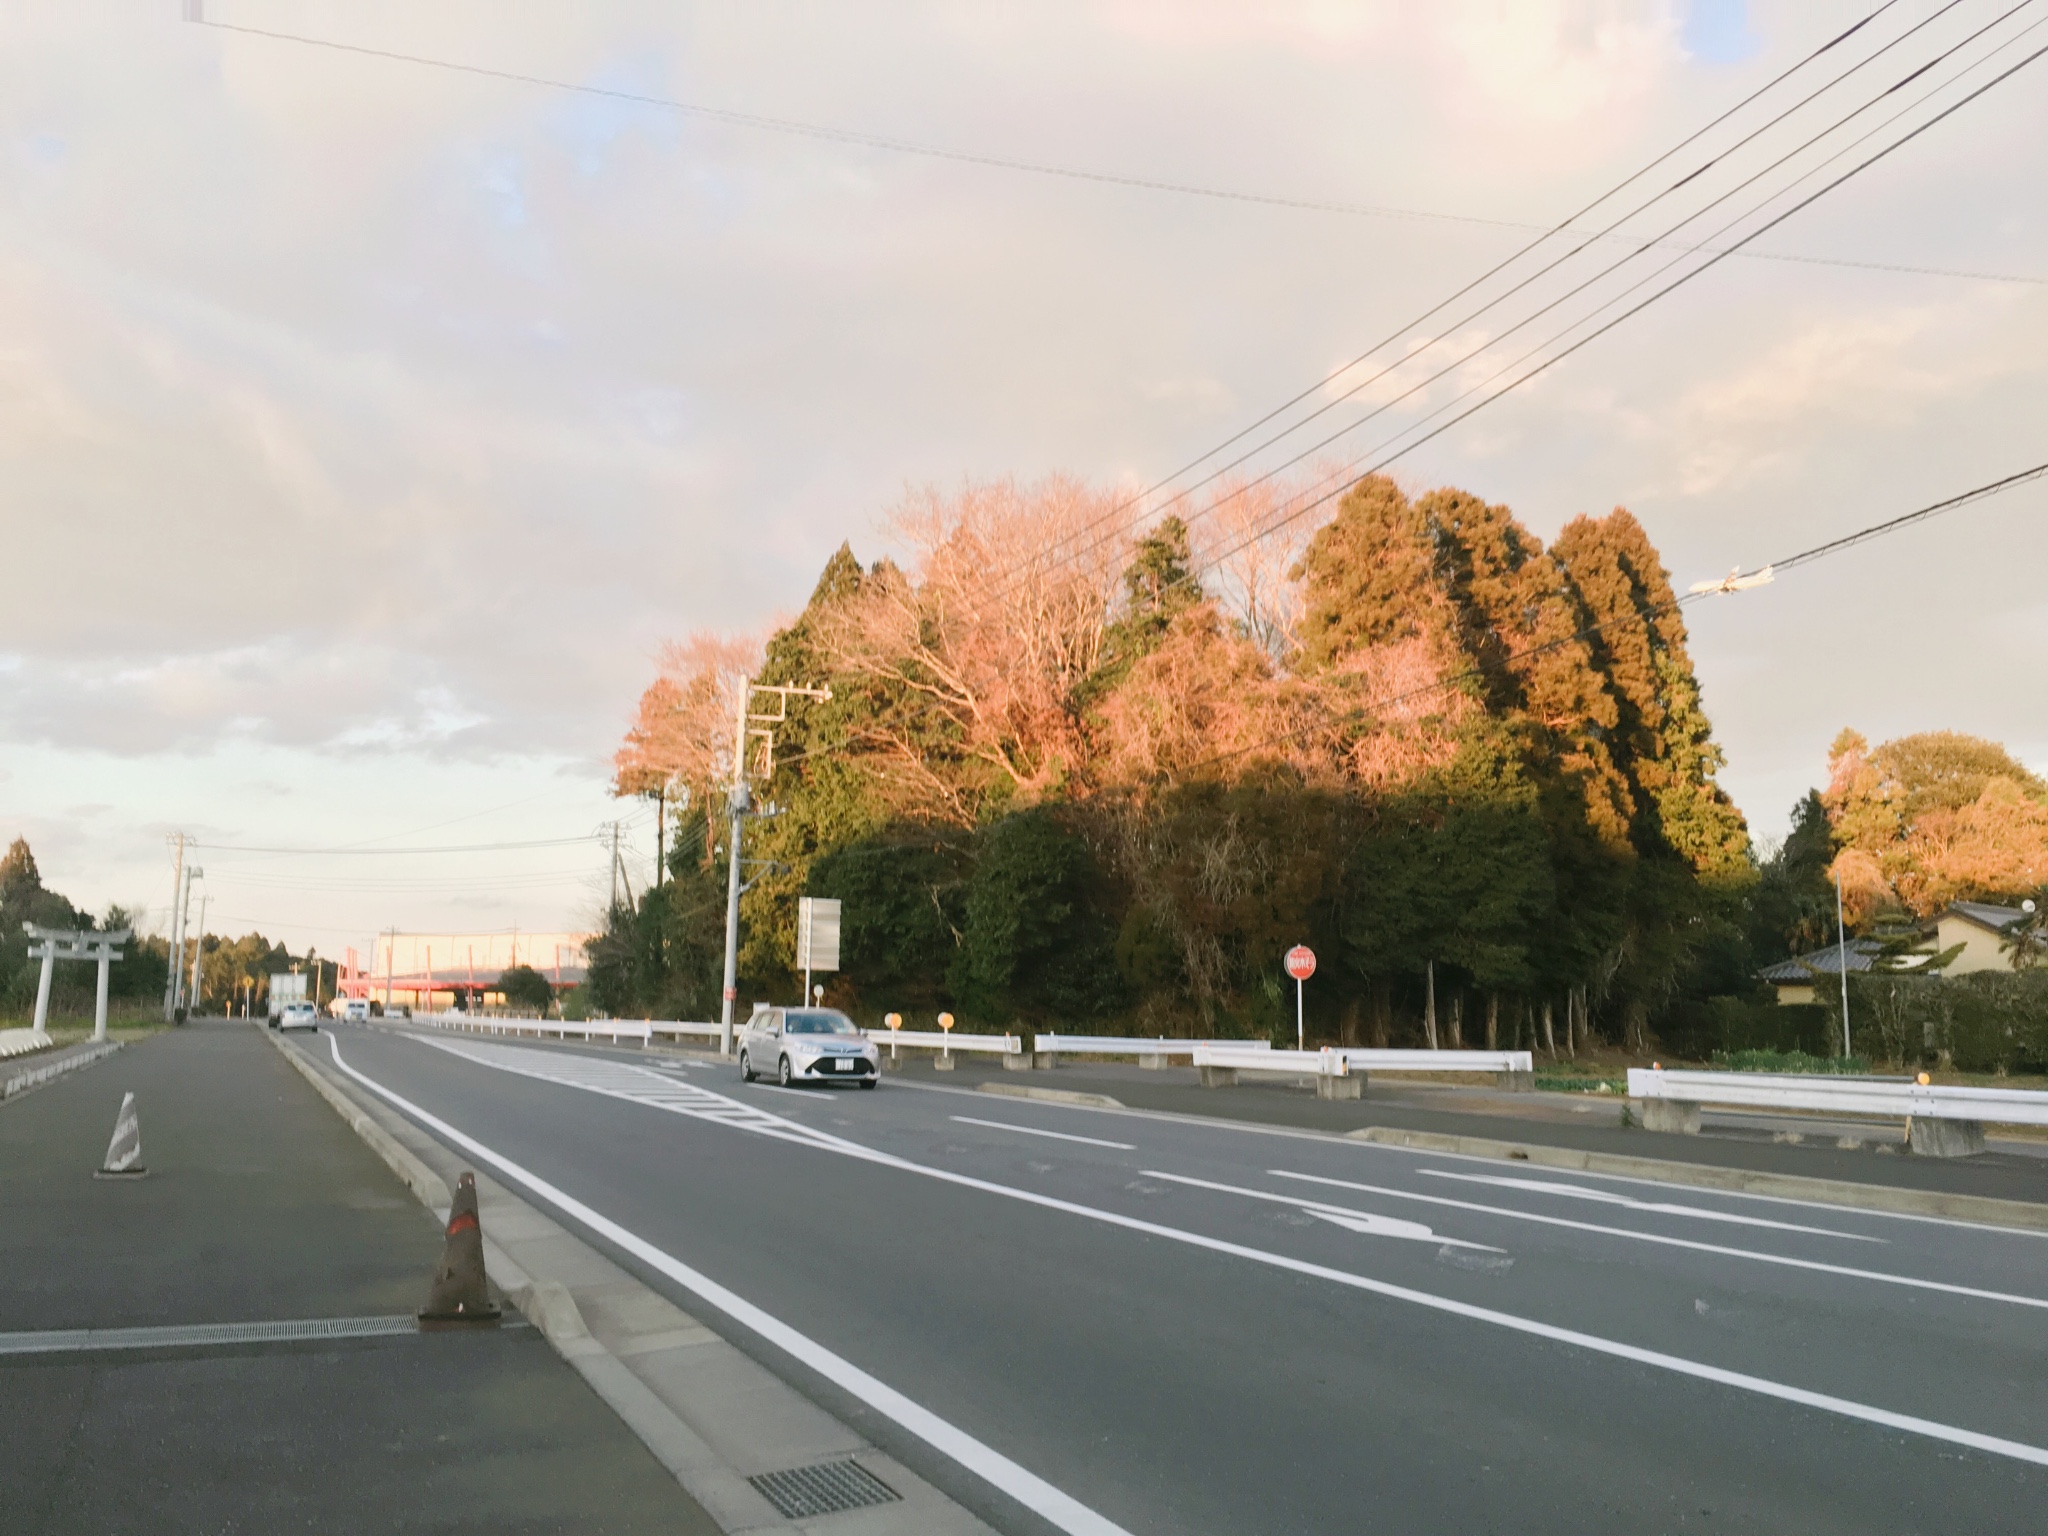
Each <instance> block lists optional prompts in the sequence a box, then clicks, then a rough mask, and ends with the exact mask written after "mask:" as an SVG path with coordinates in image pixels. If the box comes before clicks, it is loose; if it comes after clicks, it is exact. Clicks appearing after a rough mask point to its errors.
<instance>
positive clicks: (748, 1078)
mask: <svg viewBox="0 0 2048 1536" xmlns="http://www.w3.org/2000/svg"><path fill="white" fill-rule="evenodd" d="M754 1077H755V1073H754V1069H753V1068H752V1067H750V1066H748V1065H747V1053H746V1052H745V1051H741V1052H740V1081H741V1082H743V1083H751V1082H752V1081H753V1080H754Z"/></svg>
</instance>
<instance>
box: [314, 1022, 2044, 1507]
mask: <svg viewBox="0 0 2048 1536" xmlns="http://www.w3.org/2000/svg"><path fill="white" fill-rule="evenodd" d="M329 1038H330V1040H331V1039H332V1037H331V1036H330V1037H329ZM335 1063H336V1065H338V1066H341V1067H342V1070H343V1071H345V1072H348V1073H349V1074H350V1075H351V1076H352V1077H356V1078H358V1079H360V1080H361V1081H362V1082H363V1083H364V1084H365V1085H366V1086H368V1087H370V1088H371V1089H373V1090H374V1091H375V1092H377V1093H379V1094H382V1095H383V1096H384V1097H385V1098H386V1099H389V1100H390V1101H391V1102H392V1103H394V1104H397V1105H399V1106H401V1107H402V1108H405V1109H407V1110H408V1111H409V1112H412V1113H415V1114H418V1115H419V1116H421V1118H422V1123H425V1124H430V1125H432V1126H443V1122H441V1121H439V1120H435V1119H434V1118H433V1117H432V1116H431V1115H427V1114H426V1112H425V1111H423V1110H418V1109H415V1108H414V1107H413V1106H411V1105H409V1104H407V1103H406V1101H405V1100H403V1099H400V1098H399V1097H398V1096H397V1095H396V1094H394V1093H392V1092H391V1091H390V1090H389V1089H388V1088H385V1087H384V1086H383V1085H381V1084H378V1083H373V1082H371V1081H370V1079H368V1078H366V1077H363V1075H362V1074H361V1073H360V1072H357V1071H355V1069H354V1068H352V1067H349V1066H347V1065H346V1064H345V1063H343V1062H342V1061H341V1053H340V1050H339V1048H337V1049H336V1051H335ZM443 1128H444V1129H445V1130H446V1131H447V1132H448V1133H449V1134H450V1135H452V1136H454V1137H457V1138H459V1139H460V1144H462V1145H465V1146H468V1147H470V1148H471V1149H473V1150H474V1151H476V1152H477V1155H478V1156H481V1157H488V1158H491V1159H495V1160H496V1161H497V1166H500V1167H509V1166H510V1165H508V1164H505V1163H504V1162H503V1160H502V1159H496V1154H495V1153H491V1152H489V1151H488V1150H487V1149H485V1148H483V1147H480V1146H478V1145H477V1143H475V1142H472V1141H470V1140H469V1138H468V1137H466V1136H463V1135H462V1133H461V1132H459V1131H456V1130H455V1129H454V1128H453V1127H452V1126H444V1127H443ZM845 1145H846V1148H847V1152H848V1155H852V1156H856V1157H860V1158H861V1159H862V1160H864V1161H867V1162H873V1163H878V1164H881V1165H883V1166H885V1167H893V1168H899V1169H902V1170H904V1171H905V1172H909V1173H917V1174H922V1175H923V1176H924V1177H926V1178H928V1179H937V1180H939V1181H940V1182H941V1183H946V1184H957V1185H959V1186H961V1187H962V1188H966V1189H978V1190H982V1191H984V1192H986V1193H988V1194H994V1195H1001V1196H1004V1197H1005V1198H1007V1199H1011V1200H1018V1201H1022V1202H1023V1203H1024V1204H1026V1205H1036V1206H1039V1207H1042V1208H1043V1209H1046V1210H1052V1211H1062V1212H1065V1213H1067V1214H1069V1215H1073V1216H1082V1217H1086V1218H1087V1219H1088V1220H1090V1221H1099V1222H1102V1223H1103V1224H1104V1225H1106V1226H1112V1227H1121V1228H1123V1229H1124V1230H1126V1231H1130V1232H1142V1233H1144V1234H1146V1235H1147V1236H1150V1237H1160V1238H1165V1239H1168V1240H1169V1241H1172V1242H1177V1243H1185V1244H1187V1245H1188V1246H1189V1247H1191V1248H1200V1249H1204V1250H1206V1251H1208V1252H1210V1253H1221V1254H1228V1255H1230V1256H1231V1257H1233V1258H1240V1259H1247V1260H1250V1261H1251V1262H1252V1263H1255V1264H1265V1265H1269V1266H1271V1267H1272V1268H1274V1269H1282V1270H1287V1271H1289V1272H1290V1273H1293V1274H1300V1275H1309V1276H1312V1277H1314V1278H1316V1279H1319V1280H1327V1281H1330V1282H1331V1283H1332V1284H1335V1285H1342V1286H1348V1287H1350V1288H1352V1289H1354V1290H1360V1291H1365V1292H1368V1293H1370V1294H1372V1295H1375V1296H1385V1297H1389V1298H1391V1299H1393V1300H1396V1301H1406V1302H1411V1303H1413V1304H1414V1305H1416V1306H1419V1307H1427V1308H1429V1309H1430V1310H1431V1311H1436V1312H1446V1313H1449V1314H1450V1315H1452V1316H1454V1317H1463V1318H1469V1319H1471V1320H1473V1321H1475V1322H1482V1323H1490V1324H1492V1325H1493V1326H1495V1327H1497V1328H1505V1329H1507V1330H1509V1331H1510V1332H1513V1333H1522V1334H1528V1335H1530V1336H1532V1337H1534V1338H1539V1339H1548V1340H1551V1341H1553V1342H1555V1343H1560V1344H1571V1345H1575V1346H1576V1347H1578V1348H1580V1349H1584V1350H1587V1351H1590V1352H1591V1353H1594V1354H1602V1355H1609V1356H1612V1357H1614V1358H1615V1359H1619V1360H1628V1361H1631V1362H1633V1363H1635V1364H1638V1365H1649V1366H1654V1367H1656V1368H1658V1369H1660V1370H1666V1371H1670V1372H1672V1373H1673V1374H1674V1375H1679V1376H1689V1377H1692V1378H1694V1379H1696V1380H1700V1381H1710V1382H1713V1383H1715V1384H1716V1385H1719V1386H1725V1387H1733V1388H1735V1389H1737V1390H1739V1391H1743V1392H1753V1393H1755V1394H1756V1395H1758V1396H1759V1397H1768V1398H1773V1399H1776V1400H1777V1401H1779V1402H1787V1403H1797V1404H1799V1405H1800V1406H1801V1407H1806V1408H1817V1409H1820V1410H1821V1411H1822V1412H1824V1413H1833V1414H1838V1415H1840V1416H1841V1417H1843V1418H1847V1419H1855V1420H1859V1421H1860V1422H1863V1423H1866V1424H1876V1425H1879V1426H1881V1427H1883V1428H1885V1429H1896V1430H1900V1431H1903V1432H1905V1433H1907V1434H1914V1435H1922V1436H1925V1437H1926V1438H1928V1439H1930V1440H1940V1441H1944V1442H1946V1443H1947V1444H1950V1445H1962V1446H1968V1447H1969V1448H1970V1449H1972V1450H1978V1451H1984V1452H1987V1453H1989V1454H1990V1455H1994V1456H2005V1457H2009V1458H2011V1459H2012V1460H2014V1461H2024V1462H2029V1463H2031V1464H2033V1465H2034V1466H2040V1467H2048V1449H2043V1448H2042V1447H2040V1446H2035V1445H2027V1444H2025V1443H2024V1442H2022V1441H2018V1440H2007V1439H2004V1438H2002V1437H2000V1436H1997V1435H1986V1434H1981V1433H1979V1432H1978V1431H1976V1430H1974V1429H1963V1428H1961V1427H1959V1426H1957V1425H1953V1424H1943V1423H1940V1422H1939V1421H1938V1420H1934V1419H1922V1418H1916V1417H1914V1416H1913V1415H1911V1414H1904V1413H1894V1412H1892V1411H1891V1410H1890V1409H1888V1408H1877V1407H1873V1406H1872V1405H1870V1404H1868V1403H1859V1402H1856V1401H1854V1400H1853V1399H1851V1398H1846V1397H1834V1396H1831V1395H1830V1394H1828V1393H1825V1392H1810V1391H1808V1390H1807V1389H1806V1388H1804V1387H1794V1386H1789V1385H1787V1384H1785V1383H1783V1382H1777V1381H1771V1380H1768V1379H1767V1378H1765V1377H1762V1376H1750V1375H1747V1374H1745V1373H1744V1372H1741V1371H1730V1370H1724V1369H1722V1368H1721V1367H1720V1366H1717V1365H1708V1364H1706V1363H1704V1362H1703V1361H1698V1360H1688V1359H1686V1358H1684V1357H1683V1356H1682V1355H1667V1354H1664V1353H1662V1352H1661V1351H1658V1350H1652V1349H1643V1348H1640V1347H1639V1346H1637V1345H1634V1344H1624V1343H1622V1342H1620V1341H1619V1340H1616V1339H1603V1338H1601V1337H1600V1336H1599V1335H1598V1334H1591V1333H1580V1332H1579V1331H1578V1330H1576V1329H1573V1328H1560V1327H1557V1326H1556V1325H1554V1324H1551V1323H1542V1322H1538V1321H1536V1320H1535V1319H1534V1318H1527V1317H1517V1316H1516V1315H1515V1314H1513V1313H1512V1312H1500V1311H1496V1310H1495V1309H1493V1308H1492V1307H1480V1306H1474V1305H1472V1304H1471V1303H1470V1302H1463V1301H1456V1300H1453V1299H1452V1298H1451V1297H1448V1296H1438V1295H1434V1294H1432V1293H1431V1292H1428V1291H1418V1290H1414V1289H1412V1288H1410V1287H1408V1286H1405V1285H1395V1284H1393V1283H1392V1282H1391V1281H1387V1280H1375V1279H1373V1278H1372V1277H1370V1276H1368V1275H1360V1274H1354V1273H1352V1272H1351V1271H1349V1270H1343V1269H1332V1268H1330V1267H1329V1266H1328V1265H1326V1264H1312V1263H1309V1262H1308V1261H1307V1260H1304V1259H1296V1258H1291V1257H1289V1256H1288V1255H1286V1254H1282V1253H1272V1252H1268V1251H1267V1250H1266V1249H1263V1248H1249V1247H1246V1246H1245V1245H1244V1244H1242V1243H1233V1242H1228V1241H1226V1240H1224V1239H1222V1238H1216V1237H1208V1236H1205V1235H1204V1234H1202V1233H1200V1232H1189V1231H1186V1230H1184V1229H1182V1228H1180V1227H1168V1226H1163V1225H1161V1224H1160V1223H1158V1222H1154V1221H1145V1220H1142V1219H1141V1218H1139V1217H1136V1216H1125V1215H1122V1214H1120V1213H1118V1212H1116V1211H1106V1210H1101V1209H1099V1208H1097V1207H1095V1206H1091V1205H1079V1204H1076V1203H1075V1202H1074V1201H1071V1200H1061V1199H1058V1198H1056V1197H1054V1196H1052V1195H1041V1194H1038V1193H1036V1192H1035V1191H1033V1190H1028V1189H1014V1188H1012V1187H1010V1186H1009V1185H1007V1184H995V1183H991V1182H990V1181H988V1180H987V1179H977V1178H974V1177H971V1176H970V1175H968V1174H964V1173H952V1172H949V1171H947V1170H946V1169H943V1168H927V1167H925V1166H924V1165H923V1164H921V1163H913V1162H910V1161H908V1160H907V1159H905V1158H900V1157H896V1156H893V1155H891V1154H889V1153H886V1152H875V1151H860V1150H858V1149H857V1147H856V1144H853V1143H847V1144H845ZM821 1150H829V1149H821ZM515 1177H520V1178H523V1179H525V1180H528V1181H530V1182H529V1183H528V1187H529V1188H531V1189H534V1190H535V1191H537V1192H538V1191H542V1190H547V1191H553V1190H554V1186H553V1185H549V1184H545V1183H543V1181H541V1180H540V1179H538V1178H537V1177H535V1176H533V1175H530V1174H527V1173H526V1172H525V1170H523V1169H521V1170H519V1172H518V1174H516V1175H515ZM558 1194H559V1192H555V1193H552V1194H549V1195H548V1196H546V1198H551V1199H552V1198H556V1197H557V1195H558ZM559 1198H560V1199H561V1200H563V1201H567V1200H568V1197H567V1196H559ZM571 1203H572V1204H573V1202H571ZM1447 1203H1448V1202H1447ZM562 1208H563V1209H564V1210H568V1209H569V1208H570V1206H569V1205H567V1204H565V1205H563V1207H562ZM576 1208H577V1209H586V1208H585V1207H581V1206H578V1207H576ZM591 1216H592V1218H593V1223H595V1222H603V1223H604V1225H603V1226H602V1227H598V1228H597V1230H600V1231H604V1230H607V1229H609V1230H615V1231H619V1232H621V1233H624V1236H625V1237H626V1238H629V1239H631V1242H632V1243H635V1244H639V1243H641V1242H642V1240H641V1239H639V1238H637V1237H633V1236H632V1234H631V1233H625V1231H624V1229H623V1228H619V1227H616V1226H615V1224H613V1223H610V1222H606V1221H605V1219H604V1218H603V1217H600V1216H597V1215H596V1213H595V1212H592V1213H591ZM616 1240H617V1239H615V1241H616ZM621 1246H627V1244H626V1243H625V1242H623V1241H621ZM642 1246H643V1247H645V1248H646V1250H647V1252H648V1253H651V1254H656V1255H659V1257H660V1261H662V1262H666V1263H668V1264H674V1265H676V1267H677V1268H678V1269H681V1270H683V1271H684V1273H687V1274H690V1275H695V1274H696V1272H695V1271H694V1270H688V1269H686V1268H685V1267H684V1266H682V1265H681V1264H680V1263H679V1262H678V1261H676V1260H674V1259H670V1258H669V1257H668V1255H666V1254H663V1253H661V1250H659V1249H657V1248H653V1247H652V1246H651V1245H645V1244H643V1245H642ZM632 1251H634V1252H639V1251H641V1250H640V1249H639V1248H635V1249H633V1250H632ZM648 1262H650V1263H655V1264H656V1267H660V1263H659V1262H657V1260H655V1259H653V1258H650V1259H649V1260H648ZM668 1272H669V1271H666V1270H664V1273H668ZM698 1278H700V1279H701V1278H702V1277H698ZM682 1283H683V1284H686V1285H687V1284H689V1283H690V1282H688V1281H683V1282H682ZM703 1283H704V1284H705V1285H707V1286H711V1287H714V1288H715V1289H716V1290H717V1292H718V1293H719V1294H720V1295H723V1296H728V1297H731V1296H732V1293H731V1292H729V1291H726V1290H724V1288H723V1287H720V1286H717V1283H716V1282H715V1281H711V1280H704V1282H703ZM693 1288H694V1287H693ZM698 1294H699V1295H702V1296H704V1297H705V1299H706V1300H712V1297H711V1294H710V1293H709V1292H705V1291H699V1292H698ZM733 1300H734V1301H735V1302H736V1303H737V1304H738V1305H740V1306H744V1307H748V1308H749V1310H750V1311H755V1310H758V1309H754V1308H752V1307H751V1305H750V1304H749V1303H746V1302H743V1301H739V1299H738V1298H737V1297H733ZM713 1304H714V1305H717V1304H718V1303H717V1302H715V1301H714V1302H713ZM731 1315H733V1316H735V1317H737V1316H738V1315H739V1314H738V1313H733V1314H731ZM761 1315H762V1316H763V1317H766V1314H761ZM767 1321H769V1322H770V1323H773V1324H774V1326H775V1327H776V1328H778V1329H779V1328H783V1326H784V1325H782V1324H781V1323H776V1322H775V1321H774V1319H772V1318H769V1319H767ZM750 1326H751V1325H750ZM769 1337H773V1335H769ZM798 1337H801V1335H798ZM806 1342H808V1341H806ZM811 1347H813V1348H817V1347H818V1346H815V1345H813V1346H811ZM792 1352H793V1353H794V1351H792ZM821 1353H823V1351H821ZM828 1358H831V1359H834V1360H837V1357H836V1356H828ZM838 1363H839V1365H840V1366H842V1367H843V1368H844V1369H846V1370H847V1371H850V1372H854V1373H855V1374H856V1375H859V1376H861V1378H862V1379H863V1380H867V1381H872V1380H873V1378H872V1377H868V1376H866V1374H865V1373H864V1372H860V1371H858V1370H857V1368H856V1367H854V1366H852V1365H850V1364H848V1363H847V1362H845V1361H838ZM834 1379H835V1380H836V1379H837V1378H834ZM875 1385H876V1387H877V1388H878V1389H879V1390H881V1391H884V1392H890V1393H892V1395H893V1396H895V1397H898V1398H901V1394H896V1393H894V1392H893V1389H891V1388H888V1387H884V1386H882V1385H881V1383H879V1382H876V1383H875ZM849 1390H851V1389H849ZM901 1400H902V1401H903V1402H905V1403H906V1404H908V1406H909V1407H910V1408H911V1409H914V1410H915V1411H916V1412H918V1413H919V1414H924V1413H925V1410H924V1409H922V1408H918V1407H917V1405H916V1404H915V1403H910V1402H909V1400H908V1399H901ZM891 1416H892V1417H894V1415H893V1414H892V1415H891ZM926 1417H927V1418H929V1417H930V1415H926ZM898 1422H899V1423H901V1422H904V1421H903V1420H900V1419H899V1420H898ZM933 1422H934V1423H939V1424H942V1423H943V1421H940V1420H936V1419H934V1420H933ZM945 1427H946V1428H947V1429H949V1430H950V1428H951V1426H945ZM953 1433H955V1434H961V1433H962V1432H960V1431H953ZM926 1438H928V1439H929V1438H930V1437H929V1436H926ZM963 1438H965V1437H964V1435H963ZM932 1443H934V1444H937V1443H938V1442H937V1441H936V1440H934V1441H933V1442H932ZM970 1443H971V1444H973V1445H975V1446H977V1447H979V1448H980V1449H981V1450H983V1451H987V1447H985V1446H981V1444H980V1442H979V1441H971V1442H970ZM987 1453H988V1454H989V1455H991V1456H994V1455H996V1453H995V1452H993V1451H988V1452H987ZM949 1454H951V1453H950V1452H949ZM998 1459H999V1460H1000V1459H1001V1458H998ZM1005 1464H1006V1465H1014V1464H1011V1463H1005ZM1017 1470H1018V1471H1019V1472H1020V1473H1021V1474H1022V1475H1023V1476H1025V1477H1031V1476H1032V1474H1030V1473H1028V1472H1023V1471H1022V1469H1021V1468H1018V1469H1017ZM984 1475H986V1474H984ZM1033 1480H1034V1481H1036V1479H1035V1478H1034V1479H1033ZM990 1481H994V1479H993V1478H991V1479H990ZM998 1486H1001V1485H1000V1484H998ZM1048 1486H1049V1485H1048ZM1051 1492H1052V1493H1054V1494H1057V1495H1058V1497H1060V1498H1061V1499H1065V1498H1066V1495H1065V1494H1061V1493H1059V1490H1057V1489H1051ZM1068 1502H1070V1503H1071V1502H1072V1501H1071V1500H1069V1501H1068ZM1075 1508H1077V1509H1081V1510H1082V1511H1083V1513H1085V1514H1089V1515H1091V1516H1092V1515H1093V1512H1092V1511H1088V1510H1086V1508H1085V1506H1081V1505H1075ZM1094 1518H1097V1519H1100V1517H1099V1516H1094ZM1102 1528H1104V1529H1114V1527H1111V1526H1109V1525H1108V1522H1106V1521H1105V1522H1104V1523H1103V1527H1102Z"/></svg>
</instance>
